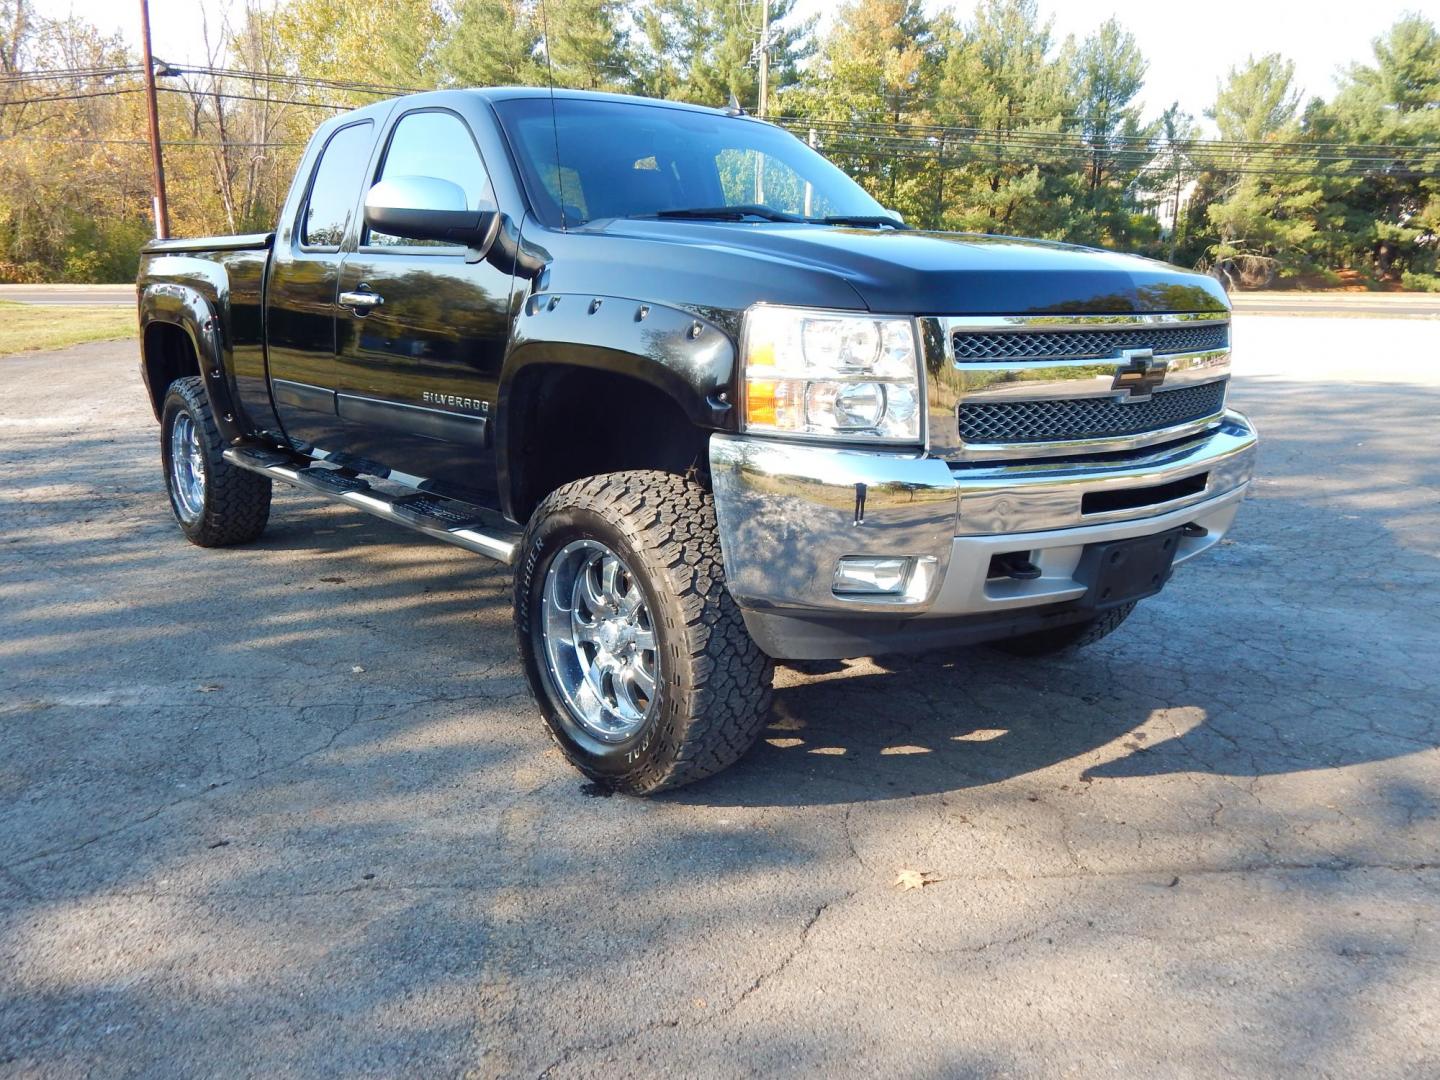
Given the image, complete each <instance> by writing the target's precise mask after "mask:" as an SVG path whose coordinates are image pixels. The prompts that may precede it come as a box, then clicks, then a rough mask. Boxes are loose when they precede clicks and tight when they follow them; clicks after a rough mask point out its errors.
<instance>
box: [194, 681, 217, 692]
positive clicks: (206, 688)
mask: <svg viewBox="0 0 1440 1080" xmlns="http://www.w3.org/2000/svg"><path fill="white" fill-rule="evenodd" d="M195 689H196V690H199V691H200V693H202V694H213V693H214V692H215V691H216V690H219V689H221V686H220V684H219V683H218V682H207V683H202V684H201V685H199V686H197V687H196V688H195Z"/></svg>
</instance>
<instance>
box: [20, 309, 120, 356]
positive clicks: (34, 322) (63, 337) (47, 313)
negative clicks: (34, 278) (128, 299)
mask: <svg viewBox="0 0 1440 1080" xmlns="http://www.w3.org/2000/svg"><path fill="white" fill-rule="evenodd" d="M134 336H135V309H134V308H132V307H128V306H127V307H101V306H99V305H96V306H94V307H91V306H88V305H87V306H83V307H82V306H74V307H72V306H70V305H68V304H65V305H61V304H17V303H14V302H12V301H6V300H0V356H9V355H10V354H11V353H17V352H27V351H29V350H31V349H59V348H62V347H64V346H66V345H79V344H81V343H82V342H86V341H113V340H114V339H116V338H127V337H134Z"/></svg>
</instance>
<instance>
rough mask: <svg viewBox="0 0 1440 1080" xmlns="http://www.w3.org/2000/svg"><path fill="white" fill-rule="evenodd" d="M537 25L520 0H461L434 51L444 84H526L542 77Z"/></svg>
mask: <svg viewBox="0 0 1440 1080" xmlns="http://www.w3.org/2000/svg"><path fill="white" fill-rule="evenodd" d="M540 42H541V27H540V25H539V20H538V19H536V18H535V17H534V15H533V13H532V12H531V11H530V10H528V9H527V8H526V7H525V6H523V5H522V4H521V3H520V2H519V0H460V2H459V3H457V4H456V5H455V10H454V17H453V19H452V20H451V21H450V23H449V25H448V26H447V27H446V30H445V36H444V39H443V40H442V41H441V42H440V44H439V45H438V47H437V48H436V49H435V61H434V63H435V71H436V75H437V78H438V79H439V81H440V82H441V83H442V84H444V85H447V86H528V85H532V84H541V83H543V82H544V81H545V72H544V65H543V63H542V61H541V60H540V59H538V53H539V50H540Z"/></svg>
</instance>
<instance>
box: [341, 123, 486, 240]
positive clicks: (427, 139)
mask: <svg viewBox="0 0 1440 1080" xmlns="http://www.w3.org/2000/svg"><path fill="white" fill-rule="evenodd" d="M395 176H434V177H437V178H438V179H441V180H449V181H450V182H451V183H452V184H455V185H456V186H458V187H459V188H460V190H461V191H463V192H465V205H466V206H467V207H468V208H469V209H471V210H479V209H481V208H482V207H488V206H493V205H494V201H495V200H494V196H492V195H491V193H490V178H489V176H488V175H486V172H485V164H484V162H482V161H481V160H480V152H479V151H478V150H476V149H475V140H474V139H472V138H471V137H470V130H469V129H468V128H467V127H466V126H465V122H464V121H463V120H461V119H460V118H459V117H458V116H456V115H455V114H454V113H448V112H414V113H411V114H410V115H408V116H405V117H402V118H401V120H400V122H399V123H398V124H396V125H395V130H394V132H393V134H391V136H390V146H389V148H388V149H387V150H386V151H385V164H384V165H382V166H381V167H380V175H379V176H378V177H377V179H379V180H384V179H385V178H387V177H395ZM365 243H367V244H370V245H373V246H379V247H384V246H387V245H391V244H404V245H406V246H407V247H411V246H417V245H441V246H451V245H446V244H444V242H443V241H439V240H428V241H427V240H411V239H407V238H406V237H401V236H391V235H390V234H389V233H382V232H377V231H374V230H372V231H370V232H369V233H368V234H367V235H366V239H365Z"/></svg>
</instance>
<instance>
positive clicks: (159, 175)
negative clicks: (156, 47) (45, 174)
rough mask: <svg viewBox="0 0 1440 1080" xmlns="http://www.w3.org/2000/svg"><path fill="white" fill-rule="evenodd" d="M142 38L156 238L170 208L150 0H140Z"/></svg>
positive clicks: (166, 227)
mask: <svg viewBox="0 0 1440 1080" xmlns="http://www.w3.org/2000/svg"><path fill="white" fill-rule="evenodd" d="M140 42H141V47H142V50H143V52H144V59H145V102H146V105H147V106H148V107H149V110H150V164H151V165H152V167H153V168H154V170H155V194H154V197H153V200H154V208H155V238H156V239H157V240H164V239H165V238H166V237H168V236H169V235H170V208H169V206H168V205H167V204H166V202H165V159H164V157H163V156H162V155H161V153H160V111H159V109H158V107H157V106H156V104H155V58H154V57H153V56H151V55H150V0H140Z"/></svg>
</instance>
